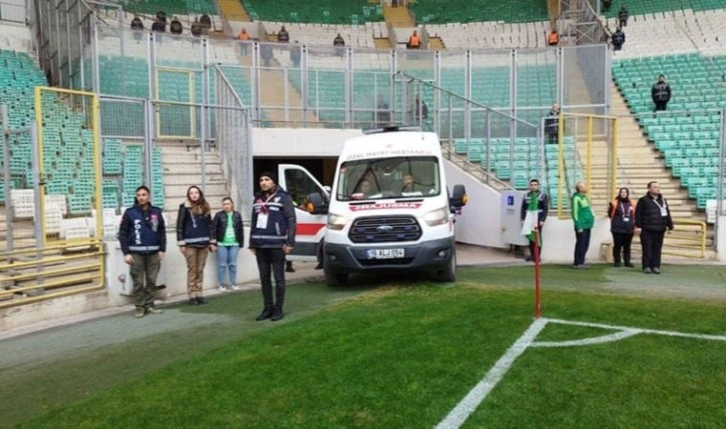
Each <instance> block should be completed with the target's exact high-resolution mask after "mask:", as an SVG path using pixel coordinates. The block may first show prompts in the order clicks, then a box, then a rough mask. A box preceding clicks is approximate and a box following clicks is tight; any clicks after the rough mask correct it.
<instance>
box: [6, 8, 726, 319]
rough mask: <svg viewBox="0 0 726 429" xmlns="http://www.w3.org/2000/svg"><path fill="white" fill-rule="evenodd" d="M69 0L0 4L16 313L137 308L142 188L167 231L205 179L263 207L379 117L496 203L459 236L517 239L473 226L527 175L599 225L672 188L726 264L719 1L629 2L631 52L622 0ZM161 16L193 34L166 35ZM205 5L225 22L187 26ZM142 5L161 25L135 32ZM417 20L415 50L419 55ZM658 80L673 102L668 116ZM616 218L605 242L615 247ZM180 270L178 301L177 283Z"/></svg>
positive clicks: (684, 229)
mask: <svg viewBox="0 0 726 429" xmlns="http://www.w3.org/2000/svg"><path fill="white" fill-rule="evenodd" d="M58 4H59V1H58V0H49V1H39V0H36V1H29V2H28V6H26V3H25V2H16V1H15V0H0V106H3V111H4V112H6V115H5V116H3V117H2V119H1V120H2V126H3V143H4V153H2V154H0V155H2V166H3V169H4V171H3V173H4V176H3V186H2V187H0V208H1V209H0V224H1V225H0V226H1V228H0V235H1V236H2V237H1V239H0V245H4V246H5V248H4V249H0V250H2V253H1V254H2V258H0V259H1V260H0V280H2V288H0V310H2V309H4V308H11V307H12V308H26V309H28V310H26V311H25V313H27V314H29V316H27V317H28V319H29V320H30V319H33V318H35V319H33V320H41V319H43V317H47V316H44V315H43V314H42V311H40V310H31V309H30V308H31V306H32V304H34V303H37V302H46V301H47V302H58V304H56V305H57V306H58V307H59V308H60V307H62V306H63V303H64V302H73V303H75V304H74V305H73V306H70V307H69V308H71V307H72V308H71V309H69V310H65V311H67V312H82V311H84V308H90V307H93V308H99V307H103V306H109V305H123V304H125V303H127V302H128V295H129V292H130V289H129V287H130V286H129V280H128V276H127V275H126V274H127V270H126V271H124V265H123V264H122V263H121V262H120V261H121V259H120V258H119V249H118V246H117V245H116V243H115V240H114V235H115V233H116V228H117V225H118V221H119V217H120V216H121V213H122V211H123V210H124V209H125V208H127V207H129V206H131V205H132V204H133V200H134V191H135V189H136V187H138V186H139V185H141V184H147V185H149V186H150V187H151V189H152V201H153V202H154V204H155V205H158V206H160V207H162V208H163V209H164V211H165V214H166V218H167V220H168V223H169V225H170V226H173V225H175V222H176V219H175V217H176V209H177V208H178V206H179V204H180V203H181V202H182V201H183V200H184V198H185V192H186V189H187V187H188V186H190V185H200V186H202V187H203V189H204V192H205V194H206V196H207V199H208V200H209V201H212V202H213V203H214V204H216V205H214V206H213V208H215V209H218V208H219V207H218V202H219V201H220V200H221V198H222V197H224V196H227V195H232V196H233V197H234V199H235V200H236V201H238V207H240V208H241V210H244V211H243V213H246V212H247V210H248V209H249V204H250V201H251V197H252V191H253V189H252V188H253V186H254V181H253V180H252V177H253V175H254V174H255V172H259V171H260V169H262V168H265V169H268V168H272V167H271V166H276V165H277V164H280V163H285V164H300V165H304V166H306V168H307V169H308V170H309V171H311V172H312V173H311V174H312V175H313V176H315V179H316V180H317V181H319V182H320V183H323V184H328V185H329V184H331V182H332V175H333V171H332V170H333V169H332V167H330V165H331V164H332V165H334V162H333V161H334V160H335V154H336V151H337V150H338V149H339V148H340V144H341V141H342V139H344V138H345V137H346V136H352V135H357V134H360V132H361V130H362V129H365V128H369V127H376V126H380V125H381V123H379V118H381V117H390V118H391V119H392V121H393V122H396V123H399V124H406V125H414V126H419V127H421V128H423V129H425V130H430V131H435V132H437V133H438V134H439V136H440V138H441V143H442V148H443V149H444V151H445V153H446V156H447V158H448V162H449V165H447V169H450V170H451V171H453V172H454V173H452V174H456V175H457V177H459V175H460V176H461V177H463V178H465V179H466V184H467V188H468V189H469V190H470V193H471V194H472V195H478V196H479V197H480V198H481V200H479V201H477V200H473V201H472V204H471V205H470V206H469V207H467V210H468V212H466V213H465V214H464V215H463V216H462V217H461V219H460V220H459V222H458V225H459V227H460V229H461V231H462V233H461V238H460V239H461V240H462V241H464V242H467V243H471V244H477V245H485V246H491V247H499V248H508V247H509V246H510V245H512V244H514V243H510V242H506V241H505V239H504V238H502V236H501V234H500V233H499V225H496V229H487V228H488V227H485V226H482V225H481V222H477V221H476V219H479V220H480V219H485V218H487V219H489V218H491V219H498V216H499V208H500V207H501V205H502V202H501V201H500V197H501V195H503V194H504V193H505V192H510V191H522V190H525V189H527V186H528V182H529V180H530V179H531V178H539V180H540V181H541V182H542V183H543V188H544V190H546V191H547V192H548V193H549V194H550V195H551V198H552V201H553V209H554V211H555V212H556V213H557V215H556V216H555V217H557V218H559V219H558V220H557V221H560V222H562V224H563V225H569V224H568V222H570V221H569V220H568V216H569V201H570V195H571V194H572V192H573V191H574V187H575V184H576V183H577V182H580V181H585V182H586V183H587V184H588V186H589V187H590V189H591V194H592V195H591V196H592V199H593V204H594V207H595V211H596V213H597V214H598V217H599V218H600V217H603V216H601V215H604V209H605V208H606V207H607V203H608V201H609V200H610V199H611V198H612V197H613V196H614V195H613V194H614V190H615V189H616V188H618V187H620V186H628V187H630V188H631V190H632V192H633V193H634V194H641V193H644V190H645V186H646V184H647V183H648V182H649V181H651V180H657V181H659V182H660V183H661V185H662V188H663V192H664V194H665V195H666V197H667V198H668V199H669V202H670V206H671V210H672V212H673V215H674V216H675V217H676V218H677V221H678V222H677V228H676V232H675V233H674V234H673V235H671V236H669V237H668V238H667V240H666V248H667V249H668V251H669V252H670V253H672V254H673V255H674V257H681V258H696V259H704V258H711V259H716V258H719V259H720V258H723V255H722V254H723V253H724V252H723V251H722V250H720V249H719V247H718V243H717V240H716V231H717V226H716V225H718V217H717V216H715V215H714V214H715V213H717V211H715V210H716V208H717V207H720V205H721V204H720V200H722V199H723V197H722V194H723V191H722V189H719V187H723V177H724V166H723V157H724V115H723V112H724V111H725V110H726V95H724V94H726V91H724V89H725V87H726V47H724V46H725V45H724V44H723V40H725V39H724V38H726V27H724V26H723V22H725V21H726V9H724V5H723V4H722V2H719V1H716V0H670V1H661V0H637V1H636V0H631V1H628V2H627V7H628V10H629V14H630V17H629V21H628V25H627V26H626V27H625V29H624V31H625V33H626V34H627V41H626V43H625V45H624V47H623V49H622V50H621V51H617V52H613V51H612V49H611V46H609V45H608V43H607V42H606V40H605V36H606V35H608V34H610V33H611V32H612V30H613V29H614V28H615V27H617V10H618V9H619V7H620V6H621V5H620V4H619V3H617V2H614V3H613V7H612V8H611V10H610V11H607V12H604V13H603V11H601V5H600V4H599V2H598V1H596V0H590V1H586V2H577V4H581V7H579V8H575V7H574V6H573V4H574V2H569V1H565V0H562V1H549V2H548V1H545V0H522V1H505V0H476V1H475V2H474V3H472V2H471V1H466V2H464V1H461V0H447V1H441V0H417V1H403V0H398V1H395V2H392V1H390V0H382V1H366V0H356V1H347V2H340V1H332V0H310V1H306V2H298V1H282V0H276V1H272V0H241V1H240V0H216V1H215V0H186V1H172V0H146V1H145V0H118V1H110V0H101V1H98V2H89V3H88V4H87V3H84V2H77V3H75V4H74V6H72V7H70V6H69V7H70V9H69V10H68V11H67V12H66V13H62V12H59V13H60V14H61V15H63V16H62V17H61V18H62V20H63V21H62V22H64V24H65V25H60V26H58V25H56V22H55V21H54V20H53V19H51V15H52V14H51V13H50V11H53V10H55V9H54V8H55V7H56V6H57V5H58ZM160 11H163V12H164V13H165V14H166V16H167V17H168V19H169V20H171V19H172V18H176V19H178V20H179V21H180V22H181V23H182V26H183V30H182V32H181V34H170V33H169V32H168V31H167V32H164V33H160V32H152V31H149V30H150V29H151V27H152V24H153V22H154V20H155V19H156V14H157V13H158V12H160ZM204 14H206V15H208V16H209V17H210V20H211V23H212V24H211V27H210V28H209V31H208V32H207V33H206V34H204V35H203V36H194V35H192V34H191V26H192V24H193V23H195V22H196V21H198V20H199V19H200V18H201V16H202V15H204ZM135 16H138V17H139V18H140V19H141V21H142V23H143V25H144V30H132V29H131V28H130V24H131V21H132V19H134V17H135ZM54 19H55V18H54ZM283 26H284V27H285V29H286V31H287V32H288V33H289V41H288V42H280V41H279V35H280V32H281V30H282V27H283ZM552 28H555V29H557V30H558V32H559V37H560V38H559V43H558V45H556V46H550V45H549V43H548V39H547V33H548V32H549V31H550V30H551V29H552ZM243 29H244V30H245V32H246V34H247V35H249V39H243V38H241V37H240V33H241V31H242V30H243ZM413 31H416V32H417V34H419V35H420V36H421V46H420V49H409V47H407V42H408V40H409V37H410V36H411V34H412V33H413ZM338 34H340V35H341V37H342V38H343V39H344V41H345V47H344V48H341V47H334V46H333V39H334V38H335V37H336V36H337V35H338ZM666 41H667V42H666ZM660 74H664V75H665V76H666V79H667V81H668V82H669V84H670V85H671V88H672V90H673V98H672V100H671V101H670V102H669V103H668V107H667V110H666V111H664V112H658V113H655V112H654V105H653V102H652V100H651V86H652V85H653V84H654V83H655V81H656V79H657V77H658V75H660ZM416 97H420V99H421V100H422V101H423V102H424V103H425V104H426V105H427V106H428V112H429V114H428V115H427V116H426V117H420V115H418V114H416V112H414V109H413V105H414V99H415V98H416ZM555 103H556V104H559V105H560V106H561V111H560V112H561V114H559V115H558V116H554V117H550V116H549V115H550V113H549V112H550V109H551V108H552V105H553V104H555ZM381 113H385V114H386V115H388V116H386V115H381ZM552 121H554V122H552ZM553 123H556V124H557V126H556V127H554V130H555V131H554V134H552V129H553V128H552V124H553ZM547 124H550V125H549V127H550V128H548V125H547ZM548 143H551V144H548ZM447 171H448V170H447ZM467 213H471V214H468V215H467ZM494 223H497V222H494ZM565 229H566V228H565V227H563V228H562V229H561V230H563V231H564V230H565ZM171 230H172V229H171V228H170V231H171ZM567 230H568V231H569V229H567ZM602 230H603V231H604V232H603V234H601V235H600V236H598V237H597V238H596V239H594V243H596V244H593V248H594V247H596V246H597V247H598V248H599V247H603V248H606V247H607V246H608V245H609V234H607V228H602ZM493 231H496V232H493ZM552 231H556V229H555V228H553V229H552ZM552 234H554V232H553V233H552ZM170 237H171V238H170V240H169V242H170V244H172V243H174V241H175V240H173V236H170ZM546 239H549V240H553V241H554V242H557V240H560V243H561V244H562V246H557V245H556V246H553V248H554V247H562V248H563V249H565V250H564V251H562V253H561V255H560V254H556V253H555V254H549V255H545V257H550V258H552V259H551V261H552V262H561V261H562V260H566V259H567V258H569V252H570V248H571V246H570V242H569V241H568V240H569V237H565V238H563V237H555V236H554V235H553V236H551V237H546ZM722 247H723V246H722ZM724 250H726V249H724ZM170 253H173V252H170ZM565 255H567V256H565ZM169 257H170V258H171V260H170V262H169V265H170V266H172V264H175V263H183V262H182V260H181V256H179V255H178V254H174V255H170V256H169ZM165 275H166V280H167V284H169V285H170V286H169V293H171V294H178V293H182V289H183V287H182V286H181V285H182V284H183V283H184V282H183V281H182V280H180V279H181V277H180V276H181V274H179V273H175V272H172V270H169V272H167V273H166V274H165ZM123 276H125V277H123ZM252 277H254V275H251V277H250V278H252ZM122 279H123V280H122ZM78 296H84V297H86V298H87V300H88V302H91V304H87V305H86V304H85V301H84V303H79V301H78V298H77V297H78ZM74 297H75V298H74ZM74 299H76V301H74ZM63 300H67V301H63ZM84 306H85V307H84ZM33 311H35V312H33ZM58 311H61V310H58ZM54 314H55V313H54ZM18 323H20V322H18Z"/></svg>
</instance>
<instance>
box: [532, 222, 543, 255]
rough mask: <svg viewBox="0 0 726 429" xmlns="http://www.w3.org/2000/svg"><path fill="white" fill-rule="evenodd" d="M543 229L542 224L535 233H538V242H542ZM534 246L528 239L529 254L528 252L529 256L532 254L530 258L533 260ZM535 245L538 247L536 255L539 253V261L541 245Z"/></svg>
mask: <svg viewBox="0 0 726 429" xmlns="http://www.w3.org/2000/svg"><path fill="white" fill-rule="evenodd" d="M543 229H544V225H542V226H540V227H539V231H537V235H539V244H541V243H542V230H543ZM534 246H535V242H534V241H532V240H530V241H529V254H530V256H532V259H533V260H534ZM537 247H539V249H538V250H539V253H538V255H539V259H540V261H541V260H542V246H541V245H540V246H537Z"/></svg>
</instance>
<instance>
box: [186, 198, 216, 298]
mask: <svg viewBox="0 0 726 429" xmlns="http://www.w3.org/2000/svg"><path fill="white" fill-rule="evenodd" d="M176 239H177V245H178V246H179V250H180V251H181V253H182V255H184V258H185V259H186V261H187V293H188V294H189V305H198V304H206V303H207V301H206V300H205V299H204V297H203V296H202V291H203V289H204V265H205V264H206V263H207V253H209V252H212V253H213V252H214V251H216V250H217V239H216V234H215V231H214V222H212V215H211V211H210V209H209V203H207V200H205V199H204V193H203V192H202V190H201V189H199V187H198V186H190V187H189V188H188V189H187V200H186V201H185V202H183V203H181V204H179V214H178V216H177V218H176Z"/></svg>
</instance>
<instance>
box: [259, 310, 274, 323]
mask: <svg viewBox="0 0 726 429" xmlns="http://www.w3.org/2000/svg"><path fill="white" fill-rule="evenodd" d="M270 317H272V309H271V308H267V307H266V308H265V309H264V310H262V313H260V315H259V316H257V318H256V319H255V320H257V321H258V322H259V321H260V320H265V319H269V318H270Z"/></svg>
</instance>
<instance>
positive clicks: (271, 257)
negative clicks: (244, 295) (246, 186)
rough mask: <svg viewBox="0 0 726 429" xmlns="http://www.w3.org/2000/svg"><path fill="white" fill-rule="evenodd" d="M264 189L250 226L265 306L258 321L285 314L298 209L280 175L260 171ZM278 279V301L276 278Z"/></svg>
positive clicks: (256, 198) (252, 250)
mask: <svg viewBox="0 0 726 429" xmlns="http://www.w3.org/2000/svg"><path fill="white" fill-rule="evenodd" d="M259 184H260V191H259V192H257V193H256V194H255V200H254V203H253V205H252V217H251V227H250V245H249V248H250V251H251V252H252V254H254V255H255V257H256V258H257V268H258V270H259V272H260V283H261V286H262V299H263V303H264V307H263V309H262V312H261V313H260V315H259V316H257V319H256V320H258V321H260V320H265V319H271V320H272V321H277V320H280V319H282V318H283V317H284V313H283V310H282V308H283V305H284V303H285V255H287V254H288V253H290V252H291V251H292V249H293V247H294V246H295V226H296V225H295V224H296V220H295V208H294V206H293V204H292V197H291V196H290V194H288V193H287V192H285V190H283V189H282V188H280V187H279V186H277V176H276V175H275V174H274V173H272V172H269V171H265V172H263V173H262V174H260V180H259ZM273 276H274V278H275V301H273V296H272V277H273Z"/></svg>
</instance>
